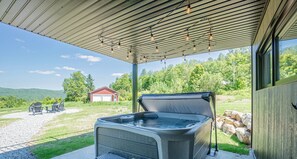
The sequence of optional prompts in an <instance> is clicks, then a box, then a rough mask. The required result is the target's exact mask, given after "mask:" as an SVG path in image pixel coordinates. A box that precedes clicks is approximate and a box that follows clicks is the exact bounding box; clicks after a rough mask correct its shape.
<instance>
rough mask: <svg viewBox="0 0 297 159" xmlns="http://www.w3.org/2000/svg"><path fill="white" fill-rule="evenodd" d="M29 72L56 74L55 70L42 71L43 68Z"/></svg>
mask: <svg viewBox="0 0 297 159" xmlns="http://www.w3.org/2000/svg"><path fill="white" fill-rule="evenodd" d="M29 73H37V74H42V75H50V74H54V73H55V71H49V70H46V71H42V70H35V71H29Z"/></svg>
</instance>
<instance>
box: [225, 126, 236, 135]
mask: <svg viewBox="0 0 297 159" xmlns="http://www.w3.org/2000/svg"><path fill="white" fill-rule="evenodd" d="M222 130H223V132H224V133H226V134H230V135H233V134H235V133H236V131H235V127H234V126H233V125H231V124H227V123H224V125H223V126H222Z"/></svg>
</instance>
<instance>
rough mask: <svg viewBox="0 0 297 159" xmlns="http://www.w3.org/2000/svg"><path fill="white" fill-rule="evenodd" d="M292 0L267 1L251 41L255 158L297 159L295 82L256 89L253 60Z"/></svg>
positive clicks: (296, 95) (255, 66)
mask: <svg viewBox="0 0 297 159" xmlns="http://www.w3.org/2000/svg"><path fill="white" fill-rule="evenodd" d="M292 2H293V1H292V0H291V1H290V0H282V1H281V0H271V1H270V2H269V4H268V5H267V9H266V12H265V14H264V15H263V19H262V22H261V25H260V26H259V28H258V32H257V35H256V36H255V39H254V42H253V44H252V65H253V67H252V71H253V78H252V80H253V87H252V104H253V105H252V113H253V128H252V129H253V131H252V148H253V149H254V150H255V155H256V157H257V159H274V158H275V159H297V151H296V150H297V110H295V109H294V108H293V107H292V105H291V103H292V102H297V82H290V83H287V84H280V85H278V84H276V83H272V85H270V86H268V87H267V88H261V89H259V86H258V83H259V82H258V81H257V80H259V79H258V78H257V76H259V74H258V75H257V73H258V72H257V65H258V66H259V63H257V61H256V56H257V53H259V48H261V45H263V44H264V43H265V41H266V40H267V39H268V37H269V36H270V35H271V33H272V32H273V29H274V26H275V22H276V21H277V20H278V19H279V17H280V15H281V12H282V11H283V10H284V9H286V7H288V6H289V5H288V4H289V3H292ZM274 56H275V55H274ZM274 65H275V64H274ZM275 68H276V67H273V69H275ZM274 72H275V71H274ZM273 78H274V77H273Z"/></svg>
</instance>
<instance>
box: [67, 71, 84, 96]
mask: <svg viewBox="0 0 297 159" xmlns="http://www.w3.org/2000/svg"><path fill="white" fill-rule="evenodd" d="M63 88H64V92H65V93H66V99H65V100H66V101H86V99H87V93H88V88H87V85H86V77H85V76H84V75H83V74H82V73H81V72H80V71H78V72H74V73H72V74H71V75H70V78H66V79H64V82H63Z"/></svg>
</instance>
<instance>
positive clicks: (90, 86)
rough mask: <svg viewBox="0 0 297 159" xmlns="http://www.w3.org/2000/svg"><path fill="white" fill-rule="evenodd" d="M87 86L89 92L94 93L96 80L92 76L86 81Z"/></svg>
mask: <svg viewBox="0 0 297 159" xmlns="http://www.w3.org/2000/svg"><path fill="white" fill-rule="evenodd" d="M86 85H87V90H88V92H92V91H93V90H94V89H95V85H94V79H93V77H92V76H91V75H90V74H89V75H88V77H87V79H86Z"/></svg>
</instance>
